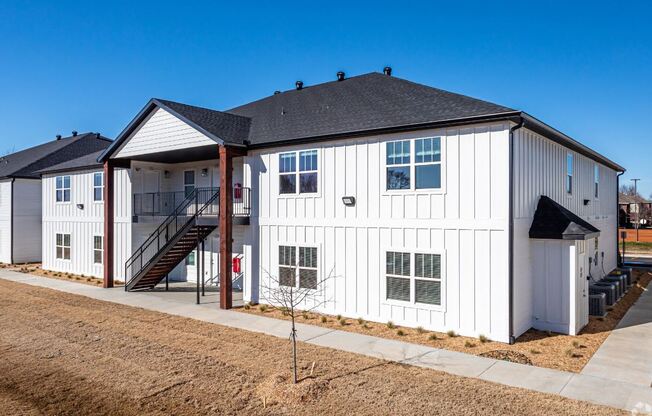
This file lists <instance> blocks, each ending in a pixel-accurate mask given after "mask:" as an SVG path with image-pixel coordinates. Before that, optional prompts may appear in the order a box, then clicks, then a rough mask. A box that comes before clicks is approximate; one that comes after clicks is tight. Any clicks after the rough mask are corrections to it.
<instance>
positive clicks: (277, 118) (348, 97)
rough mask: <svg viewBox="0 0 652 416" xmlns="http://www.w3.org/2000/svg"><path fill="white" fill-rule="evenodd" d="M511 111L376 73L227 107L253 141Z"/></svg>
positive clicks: (346, 131)
mask: <svg viewBox="0 0 652 416" xmlns="http://www.w3.org/2000/svg"><path fill="white" fill-rule="evenodd" d="M514 111H515V110H513V109H511V108H508V107H504V106H501V105H497V104H492V103H490V102H487V101H482V100H478V99H475V98H471V97H467V96H464V95H460V94H454V93H451V92H448V91H444V90H440V89H437V88H432V87H429V86H426V85H422V84H417V83H414V82H411V81H407V80H404V79H400V78H396V77H394V76H387V75H383V74H380V73H376V72H372V73H369V74H365V75H360V76H356V77H352V78H348V79H345V80H343V81H332V82H326V83H323V84H318V85H315V86H308V87H304V88H303V89H301V90H290V91H285V92H282V93H280V94H275V95H272V96H269V97H267V98H263V99H261V100H258V101H254V102H252V103H249V104H245V105H243V106H240V107H236V108H233V109H231V110H228V112H229V113H233V114H237V115H239V116H244V117H248V118H250V119H251V129H250V132H249V141H250V143H251V144H252V145H263V144H271V143H276V142H285V141H291V140H296V139H304V138H310V137H318V136H328V135H337V134H345V133H352V132H357V131H367V130H375V129H383V128H396V127H400V126H411V125H418V124H425V123H433V122H440V121H445V120H453V119H463V118H471V117H478V116H486V115H493V114H501V113H510V112H512V113H513V112H514Z"/></svg>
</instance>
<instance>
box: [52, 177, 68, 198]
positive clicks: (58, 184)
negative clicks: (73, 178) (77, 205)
mask: <svg viewBox="0 0 652 416" xmlns="http://www.w3.org/2000/svg"><path fill="white" fill-rule="evenodd" d="M54 181H55V188H56V190H55V195H56V200H57V202H70V176H68V175H66V176H57V177H56V178H55V179H54Z"/></svg>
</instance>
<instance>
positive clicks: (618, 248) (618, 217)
mask: <svg viewBox="0 0 652 416" xmlns="http://www.w3.org/2000/svg"><path fill="white" fill-rule="evenodd" d="M624 174H625V172H620V173H619V174H618V175H616V263H617V264H616V265H617V266H618V267H623V266H624V265H625V258H624V257H620V205H619V204H618V199H619V198H620V192H619V189H620V177H621V176H622V175H624ZM618 259H620V261H618Z"/></svg>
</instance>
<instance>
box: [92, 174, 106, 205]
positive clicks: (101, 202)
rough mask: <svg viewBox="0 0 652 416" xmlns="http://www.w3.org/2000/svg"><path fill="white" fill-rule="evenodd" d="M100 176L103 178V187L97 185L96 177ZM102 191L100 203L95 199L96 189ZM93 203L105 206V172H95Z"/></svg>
mask: <svg viewBox="0 0 652 416" xmlns="http://www.w3.org/2000/svg"><path fill="white" fill-rule="evenodd" d="M98 173H99V174H100V175H101V176H102V185H101V186H97V185H95V175H97V174H98ZM98 188H99V189H101V190H102V199H100V200H99V201H98V200H96V199H95V190H96V189H98ZM93 203H95V204H103V203H104V172H93Z"/></svg>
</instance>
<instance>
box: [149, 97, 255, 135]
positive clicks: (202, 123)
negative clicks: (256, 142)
mask: <svg viewBox="0 0 652 416" xmlns="http://www.w3.org/2000/svg"><path fill="white" fill-rule="evenodd" d="M156 101H157V102H159V103H161V104H163V105H164V108H166V109H167V110H172V112H173V113H177V115H180V116H182V117H183V118H186V119H187V120H188V121H190V122H192V124H195V125H196V126H199V127H201V128H202V129H204V130H206V131H207V132H209V133H211V134H213V135H214V136H215V137H217V138H220V139H221V140H223V141H224V142H226V143H234V144H243V143H244V142H245V140H247V138H248V136H249V124H250V120H249V119H248V118H246V117H240V116H238V115H234V114H229V113H225V112H222V111H216V110H210V109H208V108H202V107H195V106H192V105H187V104H181V103H177V102H174V101H168V100H161V99H156Z"/></svg>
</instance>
